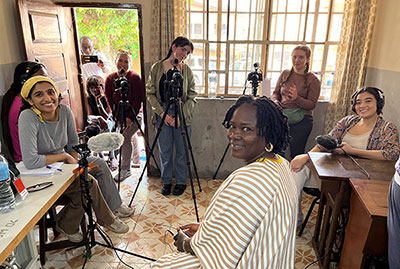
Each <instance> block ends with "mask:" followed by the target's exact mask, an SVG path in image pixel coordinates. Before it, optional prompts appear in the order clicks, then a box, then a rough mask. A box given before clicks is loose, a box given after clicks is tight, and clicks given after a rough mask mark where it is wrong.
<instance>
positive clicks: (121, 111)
mask: <svg viewBox="0 0 400 269" xmlns="http://www.w3.org/2000/svg"><path fill="white" fill-rule="evenodd" d="M124 106H125V104H124V102H123V101H122V100H121V101H120V102H119V103H118V113H117V121H116V123H115V128H116V126H117V125H118V122H120V126H121V130H120V134H122V133H123V132H124V130H125V126H126V124H125V123H126V122H125V112H124ZM118 159H119V160H118V191H120V185H121V170H122V165H121V163H122V146H121V147H120V148H119V158H118Z"/></svg>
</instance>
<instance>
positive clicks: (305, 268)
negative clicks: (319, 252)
mask: <svg viewBox="0 0 400 269" xmlns="http://www.w3.org/2000/svg"><path fill="white" fill-rule="evenodd" d="M327 254H328V253H325V255H323V256H322V257H320V258H319V259H318V260H315V261H313V262H310V263H309V264H307V265H306V267H304V268H303V269H307V268H309V267H310V266H311V265H313V264H315V263H317V262H319V261H320V260H322V259H323V258H325V256H326V255H327Z"/></svg>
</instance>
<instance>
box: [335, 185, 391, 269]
mask: <svg viewBox="0 0 400 269" xmlns="http://www.w3.org/2000/svg"><path fill="white" fill-rule="evenodd" d="M350 185H351V188H352V193H351V198H350V218H349V222H348V224H347V229H346V236H345V239H344V244H343V251H342V255H341V259H340V264H339V268H364V264H365V261H366V256H367V255H369V254H370V255H374V256H381V257H382V256H383V257H384V256H387V246H388V242H387V240H388V235H387V226H386V220H387V214H388V196H389V185H390V181H376V180H371V181H369V180H368V181H367V180H364V179H350Z"/></svg>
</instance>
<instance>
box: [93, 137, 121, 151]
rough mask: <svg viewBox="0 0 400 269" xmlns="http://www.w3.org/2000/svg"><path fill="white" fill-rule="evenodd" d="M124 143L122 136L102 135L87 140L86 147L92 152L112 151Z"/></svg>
mask: <svg viewBox="0 0 400 269" xmlns="http://www.w3.org/2000/svg"><path fill="white" fill-rule="evenodd" d="M122 143H124V137H123V135H121V134H119V133H102V134H99V135H96V136H93V137H91V138H89V140H88V142H87V145H88V147H89V149H90V150H91V151H93V152H102V151H113V150H116V149H118V148H120V147H121V145H122Z"/></svg>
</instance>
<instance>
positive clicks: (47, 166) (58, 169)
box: [46, 165, 62, 172]
mask: <svg viewBox="0 0 400 269" xmlns="http://www.w3.org/2000/svg"><path fill="white" fill-rule="evenodd" d="M46 168H48V169H56V170H57V171H60V172H62V169H61V168H55V167H51V166H50V165H46Z"/></svg>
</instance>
